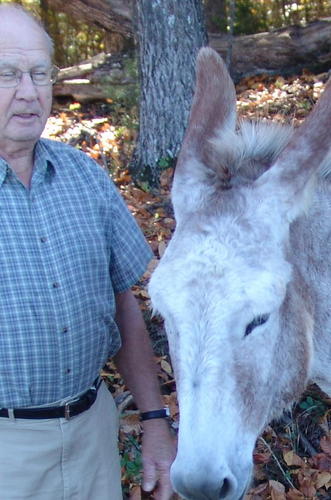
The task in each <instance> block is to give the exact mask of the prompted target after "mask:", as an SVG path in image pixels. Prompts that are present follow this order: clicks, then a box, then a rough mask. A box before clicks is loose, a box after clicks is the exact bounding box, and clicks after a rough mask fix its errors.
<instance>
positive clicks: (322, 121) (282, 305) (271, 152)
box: [149, 48, 331, 500]
mask: <svg viewBox="0 0 331 500" xmlns="http://www.w3.org/2000/svg"><path fill="white" fill-rule="evenodd" d="M330 103H331V88H330V86H329V88H328V90H327V92H326V93H325V95H324V96H323V97H322V98H321V100H320V102H319V103H318V105H317V106H316V108H315V110H314V111H313V112H312V113H311V115H310V117H309V118H308V119H307V121H306V122H305V124H304V125H303V126H302V127H300V129H299V130H297V131H295V132H293V133H292V131H291V130H290V129H288V128H282V127H280V126H274V125H270V126H267V125H263V124H260V125H253V124H242V125H240V126H239V127H237V126H236V113H235V89H234V86H233V83H232V81H231V79H230V77H229V74H228V72H227V70H226V68H225V66H224V64H223V62H222V60H221V58H220V57H219V56H218V55H217V54H216V53H215V52H214V51H212V50H211V49H209V48H204V49H202V50H201V51H200V53H199V55H198V61H197V82H196V91H195V96H194V100H193V105H192V110H191V115H190V120H189V125H188V129H187V132H186V136H185V139H184V142H183V146H182V149H181V153H180V157H179V160H178V165H177V168H176V174H175V179H174V186H173V190H172V201H173V205H174V210H175V216H176V221H177V227H176V231H175V233H174V236H173V238H172V240H171V242H170V244H169V246H168V248H167V250H166V252H165V254H164V256H163V258H162V260H161V262H160V264H159V266H158V268H157V270H156V271H155V273H154V275H153V277H152V279H151V282H150V287H149V290H150V294H151V298H152V302H153V307H154V308H155V309H156V310H158V311H159V312H160V313H161V314H162V316H163V317H164V319H165V326H166V330H167V335H168V340H169V347H170V354H171V359H172V362H173V365H174V371H175V376H176V381H177V392H178V400H179V408H180V426H179V440H178V453H177V457H176V460H175V462H174V464H173V467H172V480H173V484H174V487H175V489H176V490H177V491H178V492H179V493H180V494H181V495H182V496H183V497H184V498H187V499H193V500H200V499H210V500H216V499H217V500H218V499H231V500H234V499H238V498H241V497H242V496H243V494H244V492H245V489H246V487H247V484H248V481H249V478H250V472H251V467H252V451H253V447H254V444H255V441H256V438H257V436H258V434H259V433H260V432H261V430H262V429H263V427H264V425H265V424H266V423H267V422H268V420H269V419H271V418H272V417H273V416H275V415H276V414H277V413H279V412H280V411H281V410H282V408H284V406H286V405H288V404H289V403H290V402H292V401H293V399H294V398H295V397H296V396H298V395H299V393H300V392H301V391H302V390H303V388H304V386H305V383H306V381H307V378H308V376H309V367H310V359H311V343H312V342H311V339H312V328H313V326H312V307H311V304H310V302H309V299H308V298H306V297H304V296H303V295H304V292H303V290H304V286H303V285H304V284H303V283H302V281H301V280H302V278H301V276H300V274H299V273H298V271H297V269H296V268H295V266H294V265H293V263H292V258H291V247H290V243H289V236H290V225H291V222H292V221H293V220H294V219H297V218H298V217H299V218H300V217H301V215H302V213H303V212H304V210H305V209H306V208H307V206H308V202H309V199H310V198H311V197H312V195H313V193H314V179H315V177H316V176H315V172H316V171H317V168H318V166H319V165H320V163H321V161H322V159H323V158H324V156H325V154H326V151H327V149H328V145H329V143H330V139H331V132H330V130H331V127H330V123H329V121H330V116H331V104H330Z"/></svg>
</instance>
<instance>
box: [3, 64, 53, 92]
mask: <svg viewBox="0 0 331 500" xmlns="http://www.w3.org/2000/svg"><path fill="white" fill-rule="evenodd" d="M59 71H60V69H59V68H58V67H57V66H52V67H51V68H48V69H31V70H30V71H21V70H20V69H18V68H11V67H8V68H0V87H1V88H12V87H17V85H19V83H20V82H21V80H22V76H23V74H24V73H29V75H30V78H31V80H32V82H33V84H34V85H36V86H37V87H44V86H46V85H54V83H55V82H56V78H57V75H58V73H59Z"/></svg>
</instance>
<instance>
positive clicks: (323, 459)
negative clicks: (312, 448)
mask: <svg viewBox="0 0 331 500" xmlns="http://www.w3.org/2000/svg"><path fill="white" fill-rule="evenodd" d="M309 462H310V463H312V464H313V465H314V466H315V467H316V469H318V470H321V471H325V472H331V457H329V456H328V455H326V454H325V453H317V455H314V456H313V458H312V459H311V460H309Z"/></svg>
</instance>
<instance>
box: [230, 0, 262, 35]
mask: <svg viewBox="0 0 331 500" xmlns="http://www.w3.org/2000/svg"><path fill="white" fill-rule="evenodd" d="M267 30H268V23H267V12H266V10H265V6H264V4H262V3H261V2H256V1H253V0H237V1H236V15H235V23H234V34H235V35H243V34H245V35H249V34H253V33H259V32H262V31H267Z"/></svg>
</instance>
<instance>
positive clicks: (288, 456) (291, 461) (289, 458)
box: [283, 450, 305, 467]
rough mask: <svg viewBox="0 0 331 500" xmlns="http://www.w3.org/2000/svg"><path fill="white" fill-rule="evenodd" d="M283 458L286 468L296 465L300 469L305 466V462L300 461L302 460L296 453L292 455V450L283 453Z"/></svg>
mask: <svg viewBox="0 0 331 500" xmlns="http://www.w3.org/2000/svg"><path fill="white" fill-rule="evenodd" d="M283 457H284V460H285V463H286V465H288V466H291V465H298V466H299V467H302V466H304V465H305V462H304V461H303V460H302V458H300V457H299V456H298V455H297V454H296V453H294V451H293V450H290V451H287V452H286V453H284V454H283Z"/></svg>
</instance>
